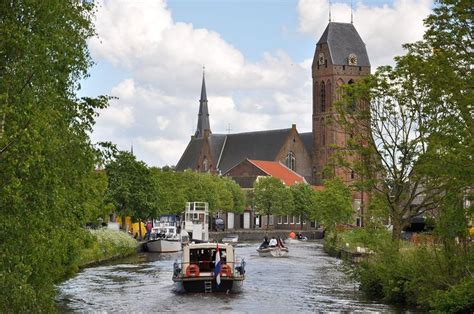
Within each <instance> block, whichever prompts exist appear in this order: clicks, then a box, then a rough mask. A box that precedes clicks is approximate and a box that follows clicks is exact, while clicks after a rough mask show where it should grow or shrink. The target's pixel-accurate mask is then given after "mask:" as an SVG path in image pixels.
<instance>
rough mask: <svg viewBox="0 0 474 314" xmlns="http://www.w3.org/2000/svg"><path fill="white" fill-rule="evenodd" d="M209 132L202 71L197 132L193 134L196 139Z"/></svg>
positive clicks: (204, 81)
mask: <svg viewBox="0 0 474 314" xmlns="http://www.w3.org/2000/svg"><path fill="white" fill-rule="evenodd" d="M206 130H207V131H209V133H212V132H211V126H210V124H209V110H208V109H207V93H206V80H205V73H204V69H203V71H202V86H201V99H200V100H199V114H198V124H197V130H196V133H195V134H194V135H195V136H196V137H197V138H200V137H203V136H204V131H206Z"/></svg>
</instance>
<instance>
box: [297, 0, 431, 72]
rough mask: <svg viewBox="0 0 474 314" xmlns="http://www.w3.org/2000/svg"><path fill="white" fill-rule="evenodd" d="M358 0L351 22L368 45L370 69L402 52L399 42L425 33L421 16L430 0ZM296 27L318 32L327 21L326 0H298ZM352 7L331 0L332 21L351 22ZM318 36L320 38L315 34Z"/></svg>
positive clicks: (425, 15) (387, 61)
mask: <svg viewBox="0 0 474 314" xmlns="http://www.w3.org/2000/svg"><path fill="white" fill-rule="evenodd" d="M365 2H366V3H370V1H360V2H357V4H356V5H355V6H354V13H353V16H354V26H355V27H356V29H357V31H358V32H359V34H360V36H361V37H362V40H363V41H364V42H365V44H366V45H367V53H368V54H369V57H370V60H371V65H372V70H375V68H376V67H377V66H380V65H386V64H391V63H392V62H393V57H394V56H396V55H402V54H403V49H402V47H401V46H402V44H404V43H409V42H414V41H417V40H420V39H421V38H422V36H423V33H424V30H425V29H424V26H423V19H424V18H425V17H427V16H428V14H429V13H430V10H431V7H432V1H431V0H395V1H394V3H393V5H387V4H384V5H379V6H369V5H367V4H365ZM298 12H299V29H300V31H302V32H305V33H309V34H316V35H317V36H320V34H322V33H323V31H324V29H325V28H326V25H327V21H328V12H329V2H328V0H300V1H299V3H298ZM350 12H351V8H350V5H349V4H347V2H344V3H338V2H335V1H333V4H332V6H331V15H332V21H333V22H346V23H348V22H350V14H351V13H350ZM318 39H319V38H318Z"/></svg>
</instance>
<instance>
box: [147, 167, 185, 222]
mask: <svg viewBox="0 0 474 314" xmlns="http://www.w3.org/2000/svg"><path fill="white" fill-rule="evenodd" d="M151 173H152V176H153V179H154V180H155V183H156V195H157V198H158V208H159V212H160V213H164V214H180V213H181V212H182V211H183V208H184V205H185V204H186V201H187V200H186V194H185V188H184V184H185V182H184V181H183V180H182V178H181V177H182V174H181V173H176V172H172V171H168V170H166V171H165V170H163V169H161V170H160V169H157V168H152V169H151Z"/></svg>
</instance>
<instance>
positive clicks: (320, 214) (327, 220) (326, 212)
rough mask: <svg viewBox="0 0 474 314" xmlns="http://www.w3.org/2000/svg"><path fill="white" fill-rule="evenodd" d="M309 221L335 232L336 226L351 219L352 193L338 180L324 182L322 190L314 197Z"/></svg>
mask: <svg viewBox="0 0 474 314" xmlns="http://www.w3.org/2000/svg"><path fill="white" fill-rule="evenodd" d="M314 206H315V207H314V210H313V211H312V215H311V219H315V220H317V221H320V222H321V223H322V224H323V225H324V227H325V228H326V230H327V231H329V232H332V231H335V227H336V224H340V223H347V222H349V221H351V220H352V219H353V217H352V215H353V214H354V210H353V209H352V193H351V190H350V189H349V187H347V186H346V185H345V184H344V183H343V182H342V181H341V180H340V179H339V178H336V179H333V180H326V181H324V190H322V191H317V192H316V195H315V197H314Z"/></svg>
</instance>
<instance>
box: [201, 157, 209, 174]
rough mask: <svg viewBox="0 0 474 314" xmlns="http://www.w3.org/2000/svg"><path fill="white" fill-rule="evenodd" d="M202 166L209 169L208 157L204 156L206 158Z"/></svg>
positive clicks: (206, 169) (206, 170) (205, 169)
mask: <svg viewBox="0 0 474 314" xmlns="http://www.w3.org/2000/svg"><path fill="white" fill-rule="evenodd" d="M202 167H203V168H204V171H205V172H208V171H209V161H208V160H207V158H206V157H204V160H203V161H202Z"/></svg>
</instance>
